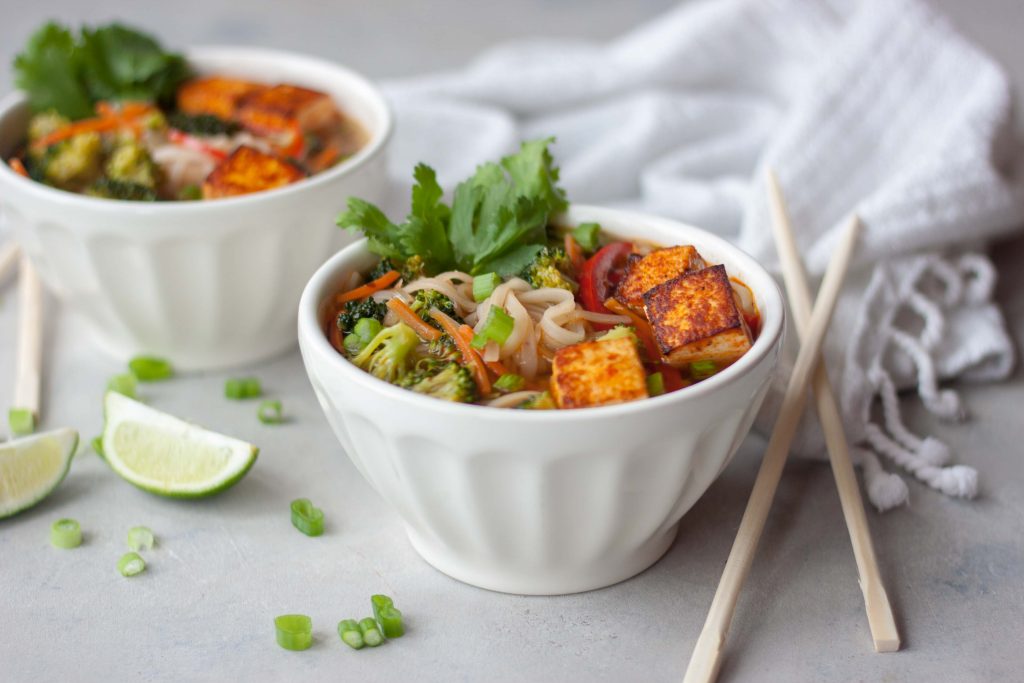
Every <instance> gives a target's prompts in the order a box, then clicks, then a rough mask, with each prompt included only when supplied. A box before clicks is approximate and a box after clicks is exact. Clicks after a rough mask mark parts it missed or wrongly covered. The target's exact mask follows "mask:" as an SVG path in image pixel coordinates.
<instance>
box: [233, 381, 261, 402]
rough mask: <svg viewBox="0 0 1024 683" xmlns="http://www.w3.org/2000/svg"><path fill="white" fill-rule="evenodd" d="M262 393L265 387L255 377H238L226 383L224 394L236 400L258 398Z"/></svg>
mask: <svg viewBox="0 0 1024 683" xmlns="http://www.w3.org/2000/svg"><path fill="white" fill-rule="evenodd" d="M262 394H263V387H261V386H260V381H259V380H258V379H256V378H255V377H236V378H232V379H229V380H228V381H227V382H225V383H224V395H225V396H227V397H228V398H231V399H234V400H236V401H240V400H242V399H246V398H257V397H259V396H261V395H262Z"/></svg>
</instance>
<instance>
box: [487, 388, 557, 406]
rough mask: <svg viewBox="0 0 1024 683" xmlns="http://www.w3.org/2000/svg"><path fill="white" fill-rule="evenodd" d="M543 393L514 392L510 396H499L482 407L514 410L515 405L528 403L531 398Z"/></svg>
mask: <svg viewBox="0 0 1024 683" xmlns="http://www.w3.org/2000/svg"><path fill="white" fill-rule="evenodd" d="M542 393H544V392H541V391H514V392H512V393H511V394H505V395H504V396H499V397H498V398H496V399H492V400H490V401H487V402H486V403H485V404H484V405H488V406H493V407H495V408H515V407H516V406H517V405H519V404H521V403H523V402H524V401H528V400H530V399H531V398H535V397H537V396H539V395H540V394H542Z"/></svg>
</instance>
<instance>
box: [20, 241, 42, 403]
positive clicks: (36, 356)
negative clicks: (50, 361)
mask: <svg viewBox="0 0 1024 683" xmlns="http://www.w3.org/2000/svg"><path fill="white" fill-rule="evenodd" d="M18 299H19V303H18V309H19V310H18V361H17V366H16V367H15V377H14V406H13V408H14V409H23V410H28V411H30V412H31V413H32V416H33V417H34V418H35V419H36V421H37V422H38V420H39V385H40V373H41V370H42V342H43V314H42V306H43V288H42V285H41V284H40V282H39V275H38V273H36V269H35V268H34V267H33V266H32V262H31V261H29V260H28V257H27V256H25V255H24V254H22V256H21V264H20V266H19V274H18Z"/></svg>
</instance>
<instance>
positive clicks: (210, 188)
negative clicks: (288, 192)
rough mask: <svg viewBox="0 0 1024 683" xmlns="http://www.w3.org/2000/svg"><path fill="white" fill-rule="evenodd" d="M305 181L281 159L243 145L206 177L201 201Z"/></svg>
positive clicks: (294, 167) (293, 167)
mask: <svg viewBox="0 0 1024 683" xmlns="http://www.w3.org/2000/svg"><path fill="white" fill-rule="evenodd" d="M305 177H306V174H305V173H303V172H302V171H301V170H300V169H299V168H297V167H296V166H294V165H293V164H290V163H288V162H287V161H285V160H284V159H282V158H280V157H277V156H274V155H273V154H264V153H263V152H261V151H259V150H258V149H254V148H252V147H248V146H245V145H242V146H241V147H239V148H238V149H236V150H235V151H234V152H232V153H231V156H229V157H228V158H227V159H225V160H224V161H222V162H220V163H219V164H217V167H216V168H215V169H213V171H212V172H211V173H210V175H208V176H207V177H206V181H205V182H204V183H203V198H204V199H216V198H218V197H233V196H235V195H240V194H249V193H250V192H260V191H262V190H270V189H273V188H275V187H281V186H283V185H288V184H289V183H294V182H295V181H297V180H302V179H303V178H305Z"/></svg>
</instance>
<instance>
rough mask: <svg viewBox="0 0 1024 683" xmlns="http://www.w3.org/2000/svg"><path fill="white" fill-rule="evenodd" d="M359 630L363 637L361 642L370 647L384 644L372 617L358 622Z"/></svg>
mask: <svg viewBox="0 0 1024 683" xmlns="http://www.w3.org/2000/svg"><path fill="white" fill-rule="evenodd" d="M359 630H360V631H361V632H362V635H363V642H364V643H366V644H367V645H369V646H370V647H377V646H378V645H380V644H381V643H383V642H384V636H382V635H381V634H380V629H378V628H377V622H376V621H375V620H374V618H373V617H366V618H365V619H363V620H362V621H360V622H359Z"/></svg>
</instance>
